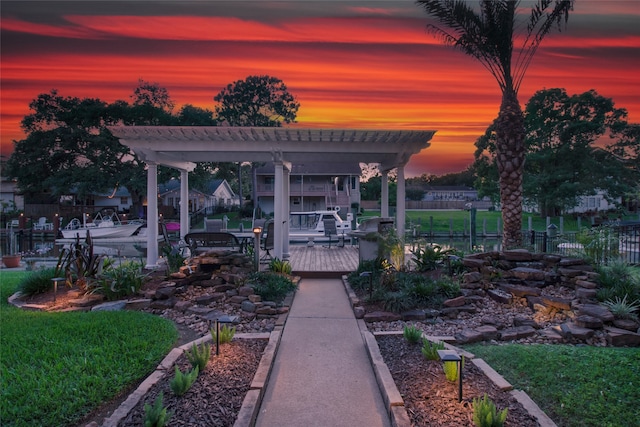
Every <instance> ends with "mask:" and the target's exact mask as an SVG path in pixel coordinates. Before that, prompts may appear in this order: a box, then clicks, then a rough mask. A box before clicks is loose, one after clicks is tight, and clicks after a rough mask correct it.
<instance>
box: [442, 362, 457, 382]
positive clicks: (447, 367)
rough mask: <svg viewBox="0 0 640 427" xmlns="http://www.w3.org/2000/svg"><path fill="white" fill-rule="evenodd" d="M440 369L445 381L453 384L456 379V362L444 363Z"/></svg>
mask: <svg viewBox="0 0 640 427" xmlns="http://www.w3.org/2000/svg"><path fill="white" fill-rule="evenodd" d="M442 368H443V369H444V376H445V377H446V378H447V381H451V382H454V381H455V380H457V379H458V362H444V364H443V366H442Z"/></svg>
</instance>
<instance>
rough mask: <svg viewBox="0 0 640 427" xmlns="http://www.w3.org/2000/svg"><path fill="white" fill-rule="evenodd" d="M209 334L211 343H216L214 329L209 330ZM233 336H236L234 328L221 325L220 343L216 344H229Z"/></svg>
mask: <svg viewBox="0 0 640 427" xmlns="http://www.w3.org/2000/svg"><path fill="white" fill-rule="evenodd" d="M209 332H210V333H211V337H212V338H213V341H216V329H215V328H211V330H210V331H209ZM235 334H236V328H235V326H234V327H232V328H230V327H228V326H227V325H223V326H222V328H220V341H218V342H219V343H220V344H225V343H228V342H231V340H232V339H233V336H234V335H235Z"/></svg>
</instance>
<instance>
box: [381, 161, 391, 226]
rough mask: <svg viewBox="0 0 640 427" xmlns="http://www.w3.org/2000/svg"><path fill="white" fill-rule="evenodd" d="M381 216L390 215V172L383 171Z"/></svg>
mask: <svg viewBox="0 0 640 427" xmlns="http://www.w3.org/2000/svg"><path fill="white" fill-rule="evenodd" d="M380 191H381V200H380V216H381V217H382V218H388V217H389V172H388V171H382V178H381V179H380Z"/></svg>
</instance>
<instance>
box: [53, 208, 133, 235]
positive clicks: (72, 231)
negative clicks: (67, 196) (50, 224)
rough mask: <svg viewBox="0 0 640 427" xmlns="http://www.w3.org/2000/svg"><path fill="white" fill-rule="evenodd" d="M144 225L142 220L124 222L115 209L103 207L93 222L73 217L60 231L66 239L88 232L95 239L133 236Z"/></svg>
mask: <svg viewBox="0 0 640 427" xmlns="http://www.w3.org/2000/svg"><path fill="white" fill-rule="evenodd" d="M142 227H144V223H143V222H141V221H135V222H134V221H130V222H128V223H126V224H123V223H122V222H121V221H120V218H119V217H118V214H117V213H116V212H115V211H113V210H104V209H103V210H101V211H100V212H98V213H97V214H96V216H95V217H94V218H93V221H92V222H89V223H87V222H86V217H85V218H84V220H83V222H80V220H79V219H78V218H73V219H72V220H71V221H70V222H69V224H67V225H66V227H64V228H63V229H61V230H60V232H61V233H62V237H63V238H65V239H74V238H76V237H77V236H80V238H84V237H86V236H87V232H88V233H89V234H90V235H91V238H93V239H105V238H118V237H131V236H133V235H134V234H136V232H138V230H139V229H140V228H142Z"/></svg>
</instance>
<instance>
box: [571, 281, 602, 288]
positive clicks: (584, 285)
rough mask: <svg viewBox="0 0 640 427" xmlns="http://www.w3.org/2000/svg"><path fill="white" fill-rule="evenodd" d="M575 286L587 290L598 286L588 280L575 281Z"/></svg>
mask: <svg viewBox="0 0 640 427" xmlns="http://www.w3.org/2000/svg"><path fill="white" fill-rule="evenodd" d="M576 286H580V287H581V288H587V289H596V288H597V287H598V284H597V283H595V282H591V281H589V280H576Z"/></svg>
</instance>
